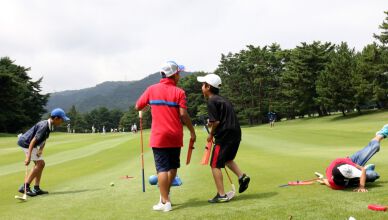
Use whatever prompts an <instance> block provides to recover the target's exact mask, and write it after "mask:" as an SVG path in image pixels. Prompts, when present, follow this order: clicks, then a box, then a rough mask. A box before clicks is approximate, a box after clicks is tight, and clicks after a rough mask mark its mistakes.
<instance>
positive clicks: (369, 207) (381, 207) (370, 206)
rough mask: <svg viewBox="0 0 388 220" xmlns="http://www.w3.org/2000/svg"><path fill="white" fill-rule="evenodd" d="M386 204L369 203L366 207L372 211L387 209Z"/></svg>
mask: <svg viewBox="0 0 388 220" xmlns="http://www.w3.org/2000/svg"><path fill="white" fill-rule="evenodd" d="M387 208H388V206H385V205H376V204H370V205H368V209H370V210H373V211H384V212H385V211H387Z"/></svg>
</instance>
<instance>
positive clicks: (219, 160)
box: [197, 74, 250, 203]
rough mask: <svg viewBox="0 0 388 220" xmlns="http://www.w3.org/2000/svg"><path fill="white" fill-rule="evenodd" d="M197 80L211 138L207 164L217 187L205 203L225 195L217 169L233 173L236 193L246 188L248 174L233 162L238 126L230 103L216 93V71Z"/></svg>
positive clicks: (237, 146) (217, 77)
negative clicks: (213, 194) (203, 100)
mask: <svg viewBox="0 0 388 220" xmlns="http://www.w3.org/2000/svg"><path fill="white" fill-rule="evenodd" d="M197 80H198V82H201V83H202V93H203V95H204V96H205V98H207V99H208V102H207V108H208V114H209V126H210V127H211V130H210V133H209V136H208V137H207V141H208V142H209V141H211V140H213V138H215V142H214V144H215V147H214V148H213V152H212V157H211V160H210V166H211V170H212V174H213V178H214V181H215V184H216V187H217V195H216V196H215V197H214V198H213V199H209V200H208V202H210V203H217V202H227V201H229V198H228V197H227V195H226V194H225V191H224V184H223V178H222V172H221V168H225V165H226V166H228V167H229V169H231V170H232V171H233V173H234V174H236V176H237V177H238V182H239V184H240V187H239V193H242V192H244V191H245V190H246V189H247V188H248V184H249V181H250V178H249V176H247V175H246V174H245V173H243V172H242V171H241V170H240V168H239V167H238V165H237V163H236V162H234V158H235V157H236V154H237V151H238V148H239V145H240V141H241V128H240V124H239V122H238V119H237V116H236V113H235V112H234V109H233V106H232V104H231V103H230V102H229V101H228V100H227V99H226V98H224V97H222V96H220V95H218V93H219V90H220V86H221V78H220V77H219V76H218V75H216V74H208V75H206V76H204V77H200V76H199V77H197Z"/></svg>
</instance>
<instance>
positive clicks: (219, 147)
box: [210, 139, 240, 168]
mask: <svg viewBox="0 0 388 220" xmlns="http://www.w3.org/2000/svg"><path fill="white" fill-rule="evenodd" d="M239 146H240V140H239V139H236V140H234V141H230V142H226V143H221V144H216V145H215V146H214V147H213V153H212V157H211V160H210V166H211V167H212V168H224V167H225V163H226V162H228V161H231V160H234V158H235V157H236V154H237V151H238V147H239Z"/></svg>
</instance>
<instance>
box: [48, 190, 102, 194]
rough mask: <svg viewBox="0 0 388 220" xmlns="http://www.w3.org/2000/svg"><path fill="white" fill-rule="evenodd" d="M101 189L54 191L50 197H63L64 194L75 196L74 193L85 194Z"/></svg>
mask: <svg viewBox="0 0 388 220" xmlns="http://www.w3.org/2000/svg"><path fill="white" fill-rule="evenodd" d="M98 190H101V189H80V190H69V191H54V192H50V193H49V195H63V194H74V193H83V192H88V191H98Z"/></svg>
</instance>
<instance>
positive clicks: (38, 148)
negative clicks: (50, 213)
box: [17, 108, 70, 196]
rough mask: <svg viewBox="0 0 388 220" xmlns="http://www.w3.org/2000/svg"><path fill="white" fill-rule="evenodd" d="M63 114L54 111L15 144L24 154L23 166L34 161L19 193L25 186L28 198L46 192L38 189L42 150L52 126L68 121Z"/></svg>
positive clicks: (41, 166)
mask: <svg viewBox="0 0 388 220" xmlns="http://www.w3.org/2000/svg"><path fill="white" fill-rule="evenodd" d="M69 120H70V118H68V117H67V116H66V114H65V112H64V111H63V110H62V109H60V108H56V109H54V110H53V111H52V112H51V114H50V118H49V119H48V120H44V121H41V122H38V123H37V124H35V125H34V126H33V127H32V128H30V130H28V131H27V132H26V133H24V134H22V135H21V136H19V139H18V142H17V144H18V145H19V146H20V147H21V149H22V150H23V151H24V153H25V156H26V158H25V160H24V165H26V166H28V165H29V164H30V162H31V160H32V161H34V163H35V166H34V167H33V169H32V170H31V172H30V173H29V174H28V175H27V179H25V180H24V181H25V183H24V184H23V185H21V186H20V188H19V190H18V191H19V192H20V193H24V185H26V194H27V195H28V196H36V195H42V194H47V193H48V192H47V191H44V190H42V189H41V188H40V186H39V185H40V180H41V177H42V172H43V168H44V166H45V162H44V160H43V157H42V154H43V149H44V147H45V145H46V140H47V139H48V138H49V135H50V132H51V131H52V130H53V128H54V126H59V125H61V124H62V123H63V122H64V121H69ZM34 179H35V186H34V189H33V190H31V189H30V184H31V182H32V181H33V180H34Z"/></svg>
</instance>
